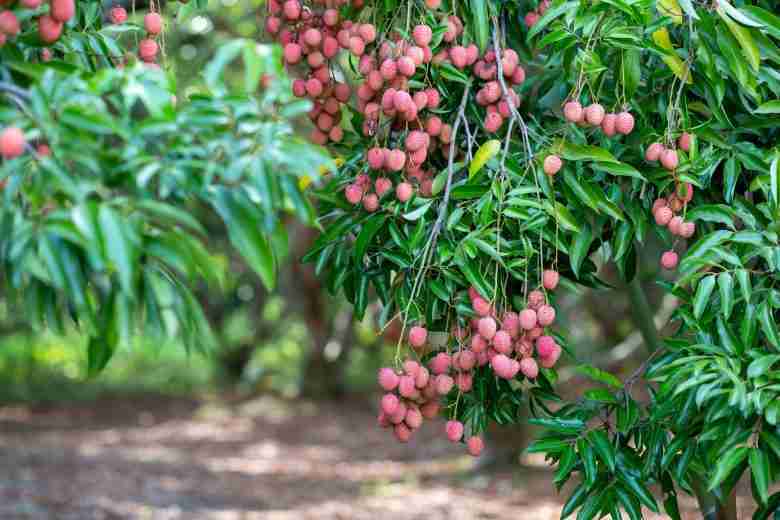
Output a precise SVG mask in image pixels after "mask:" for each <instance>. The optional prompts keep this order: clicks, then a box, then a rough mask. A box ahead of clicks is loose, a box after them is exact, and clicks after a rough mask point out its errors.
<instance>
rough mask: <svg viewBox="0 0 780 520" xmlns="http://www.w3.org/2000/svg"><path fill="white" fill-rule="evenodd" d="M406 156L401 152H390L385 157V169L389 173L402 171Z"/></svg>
mask: <svg viewBox="0 0 780 520" xmlns="http://www.w3.org/2000/svg"><path fill="white" fill-rule="evenodd" d="M405 163H406V154H405V153H404V152H403V151H401V150H397V149H396V150H390V153H389V154H388V155H387V156H385V168H386V169H387V170H389V171H391V172H400V171H401V170H403V169H404V164H405Z"/></svg>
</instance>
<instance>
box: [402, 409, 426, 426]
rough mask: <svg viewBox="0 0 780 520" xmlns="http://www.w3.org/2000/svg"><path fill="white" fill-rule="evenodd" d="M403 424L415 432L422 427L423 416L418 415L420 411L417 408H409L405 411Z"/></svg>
mask: <svg viewBox="0 0 780 520" xmlns="http://www.w3.org/2000/svg"><path fill="white" fill-rule="evenodd" d="M404 422H405V423H406V425H407V426H409V428H411V429H412V430H416V429H417V428H419V427H420V426H422V422H423V416H422V414H421V413H420V410H419V409H417V408H409V409H408V410H406V417H405V418H404Z"/></svg>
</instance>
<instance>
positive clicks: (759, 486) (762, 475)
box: [750, 448, 770, 504]
mask: <svg viewBox="0 0 780 520" xmlns="http://www.w3.org/2000/svg"><path fill="white" fill-rule="evenodd" d="M769 468H770V463H769V456H768V455H767V453H766V452H764V451H763V450H761V449H759V448H751V450H750V472H751V474H752V476H753V486H754V487H755V489H756V490H757V491H758V498H759V499H760V501H761V503H762V504H766V503H767V500H769Z"/></svg>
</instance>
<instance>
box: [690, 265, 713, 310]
mask: <svg viewBox="0 0 780 520" xmlns="http://www.w3.org/2000/svg"><path fill="white" fill-rule="evenodd" d="M714 288H715V275H708V276H705V277H704V278H702V279H701V280H699V284H698V286H697V287H696V296H695V297H694V299H693V316H694V317H695V318H696V319H699V318H701V316H702V314H704V311H705V310H706V309H707V306H708V305H709V304H710V295H711V294H712V290H713V289H714Z"/></svg>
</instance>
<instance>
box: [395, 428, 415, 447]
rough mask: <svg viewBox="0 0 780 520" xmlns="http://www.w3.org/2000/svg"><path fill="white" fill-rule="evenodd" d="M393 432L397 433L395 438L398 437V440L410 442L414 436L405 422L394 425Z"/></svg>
mask: <svg viewBox="0 0 780 520" xmlns="http://www.w3.org/2000/svg"><path fill="white" fill-rule="evenodd" d="M393 433H394V434H395V438H396V439H398V442H402V443H407V442H409V439H411V438H412V430H410V429H409V427H407V426H406V425H405V424H400V423H399V424H396V425H395V426H394V427H393Z"/></svg>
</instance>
